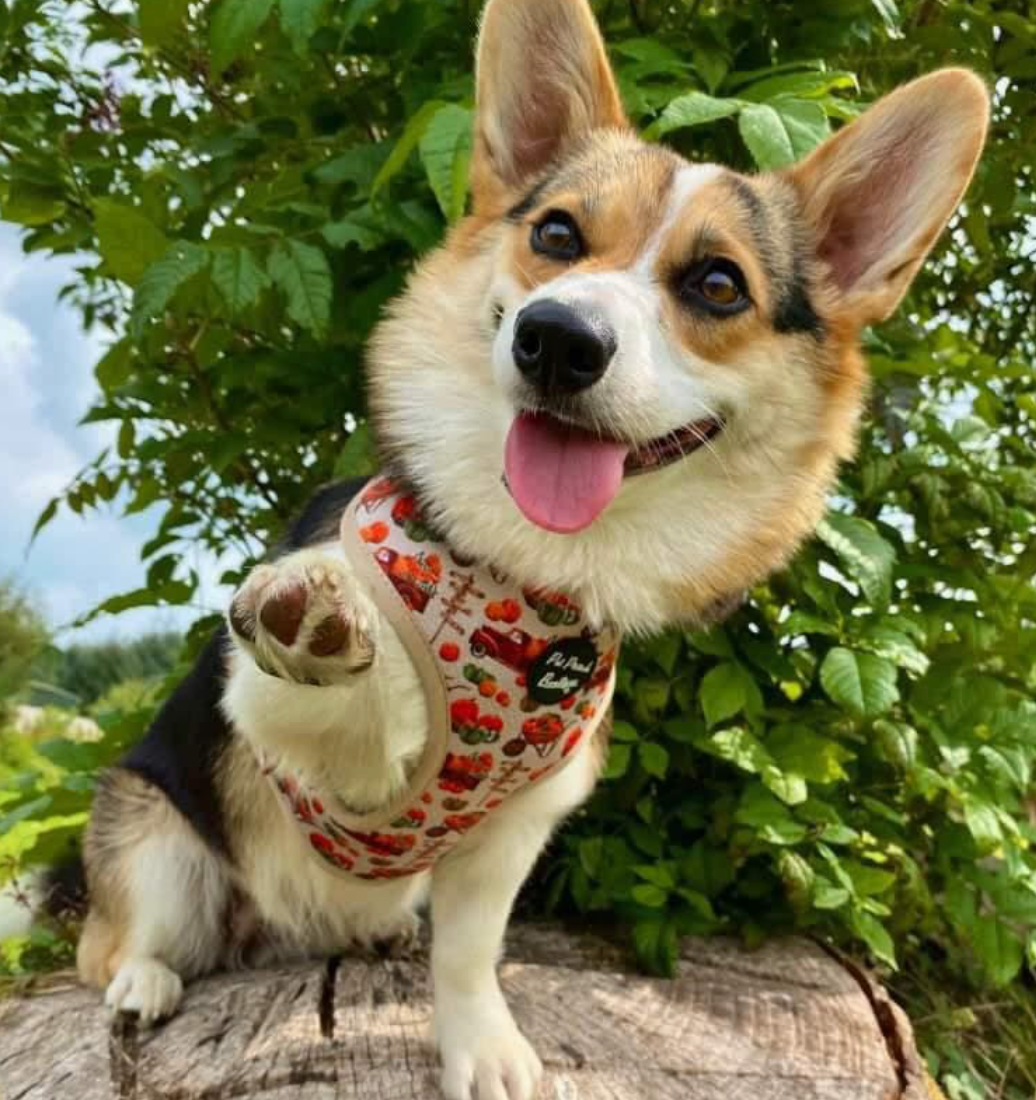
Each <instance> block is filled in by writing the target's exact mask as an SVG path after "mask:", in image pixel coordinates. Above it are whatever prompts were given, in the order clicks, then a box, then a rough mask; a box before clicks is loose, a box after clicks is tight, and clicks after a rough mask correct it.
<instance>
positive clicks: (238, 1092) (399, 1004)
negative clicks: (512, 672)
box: [0, 926, 936, 1100]
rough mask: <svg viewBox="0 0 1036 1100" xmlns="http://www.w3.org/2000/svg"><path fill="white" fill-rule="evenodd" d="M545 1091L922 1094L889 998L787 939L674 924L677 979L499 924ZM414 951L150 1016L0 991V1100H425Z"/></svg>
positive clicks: (709, 1099) (653, 1099) (516, 1003)
mask: <svg viewBox="0 0 1036 1100" xmlns="http://www.w3.org/2000/svg"><path fill="white" fill-rule="evenodd" d="M501 977H502V983H503V986H504V989H505V991H506V993H507V996H508V999H509V1001H510V1003H511V1006H512V1008H513V1010H514V1013H515V1016H516V1018H517V1020H518V1022H519V1024H520V1026H521V1027H522V1028H523V1029H524V1030H525V1033H526V1034H527V1035H528V1037H529V1039H530V1040H531V1041H532V1043H533V1044H534V1045H535V1047H536V1049H537V1050H538V1051H539V1054H540V1057H541V1058H542V1059H543V1062H544V1065H545V1067H546V1075H545V1080H544V1083H543V1086H542V1089H541V1093H540V1095H541V1097H543V1098H544V1100H930V1097H932V1096H934V1095H936V1094H935V1093H934V1092H932V1093H930V1092H929V1091H928V1088H927V1087H926V1082H925V1077H924V1073H923V1070H922V1067H921V1063H920V1060H919V1058H918V1056H917V1051H916V1049H915V1047H914V1040H913V1035H912V1032H911V1029H910V1025H909V1023H908V1022H907V1020H906V1018H905V1017H904V1016H903V1014H902V1013H901V1012H900V1011H899V1009H898V1008H896V1007H895V1006H894V1005H892V1004H891V1002H890V1001H889V1000H888V998H887V996H885V994H884V992H883V991H882V990H881V989H880V988H879V987H877V986H876V985H875V984H874V983H873V982H872V981H871V980H870V979H869V978H868V977H867V975H866V974H865V973H864V972H863V971H862V970H860V969H859V968H857V967H855V966H854V965H853V964H851V963H849V962H848V961H847V960H844V959H841V958H839V957H835V956H833V955H832V954H829V953H828V952H827V951H825V950H824V949H823V948H821V947H820V946H818V945H816V944H813V943H811V942H809V941H805V940H785V941H780V942H776V943H772V944H769V945H768V946H766V947H764V948H763V949H761V950H759V951H756V952H752V953H749V952H746V951H745V950H744V949H742V948H740V947H739V946H737V945H736V944H734V943H732V942H730V941H724V940H688V941H686V942H685V943H684V945H683V947H682V951H681V959H680V963H679V968H678V973H677V977H676V979H675V980H673V981H663V980H658V979H654V978H649V977H645V976H644V975H642V974H638V973H637V972H636V970H635V969H634V968H633V967H632V965H631V962H630V960H629V958H628V957H627V956H625V955H624V953H623V952H622V951H621V950H619V949H618V948H617V947H615V946H613V945H612V944H610V943H608V942H606V941H604V940H601V939H598V938H596V937H594V936H589V935H579V936H574V935H572V934H570V933H566V932H563V931H562V930H560V929H558V928H556V927H552V926H546V927H543V926H525V927H518V928H515V929H513V930H512V932H511V934H510V936H509V939H508V951H507V955H506V957H505V960H504V963H503V965H502V968H501ZM430 1018H431V1001H430V985H429V978H428V968H427V960H426V958H425V957H423V956H422V955H421V954H417V955H415V956H414V957H413V958H408V959H394V960H392V959H390V960H373V959H362V958H351V957H346V958H343V959H341V960H332V961H330V962H324V963H319V962H316V963H311V964H304V965H298V966H287V967H281V968H277V969H271V970H262V971H251V972H244V973H235V974H224V975H217V976H215V977H212V978H210V979H207V980H204V981H200V982H197V983H194V984H193V985H191V986H190V987H189V989H188V992H187V996H186V999H185V1001H184V1004H183V1006H182V1009H181V1011H180V1013H179V1014H178V1015H177V1016H176V1017H174V1018H173V1019H172V1020H170V1021H169V1022H168V1023H166V1024H164V1025H162V1026H161V1027H158V1028H156V1029H154V1030H151V1031H145V1030H143V1029H139V1028H138V1027H137V1025H136V1023H135V1021H134V1020H133V1019H132V1018H120V1019H116V1020H114V1021H112V1020H110V1019H109V1017H108V1015H107V1013H106V1012H105V1010H104V1008H103V1006H102V1004H101V998H100V996H99V994H98V993H97V992H96V991H93V990H86V989H82V988H80V987H78V986H77V985H76V984H75V981H74V978H73V977H71V976H68V978H67V980H58V981H55V982H50V983H47V984H46V985H45V986H43V987H42V988H41V989H39V990H38V991H36V992H34V993H33V994H32V995H29V996H26V997H23V998H18V999H8V1000H5V1001H0V1100H65V1098H67V1100H231V1098H238V1097H241V1098H244V1097H256V1098H258V1100H289V1098H290V1100H343V1098H350V1100H351V1098H356V1100H418V1098H420V1100H436V1098H437V1097H438V1095H439V1094H438V1091H437V1088H436V1078H437V1067H436V1059H435V1053H434V1050H433V1049H432V1047H431V1045H430V1043H429V1042H428V1039H427V1034H428V1025H429V1021H430Z"/></svg>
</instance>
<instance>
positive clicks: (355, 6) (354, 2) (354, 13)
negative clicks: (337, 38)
mask: <svg viewBox="0 0 1036 1100" xmlns="http://www.w3.org/2000/svg"><path fill="white" fill-rule="evenodd" d="M382 3H384V0H349V6H348V7H347V8H346V9H345V15H344V16H343V18H342V33H343V34H349V33H350V31H352V30H353V29H354V28H355V27H356V25H357V24H358V23H360V22H361V21H362V20H364V19H366V18H367V16H369V15H370V14H371V12H373V11H374V9H375V8H376V7H378V6H379V5H380V4H382Z"/></svg>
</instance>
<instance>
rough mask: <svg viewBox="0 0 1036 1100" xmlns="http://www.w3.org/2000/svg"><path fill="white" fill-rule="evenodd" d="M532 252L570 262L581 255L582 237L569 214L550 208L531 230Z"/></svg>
mask: <svg viewBox="0 0 1036 1100" xmlns="http://www.w3.org/2000/svg"><path fill="white" fill-rule="evenodd" d="M530 244H531V245H532V250H533V252H538V253H539V254H540V255H541V256H549V257H550V258H551V259H554V260H565V261H566V262H571V261H572V260H576V259H578V258H579V257H580V256H582V255H583V251H584V249H583V238H582V237H581V236H580V235H579V229H578V228H577V226H576V223H575V222H574V221H573V220H572V217H571V215H569V214H566V213H565V212H564V211H563V210H551V211H550V212H549V213H548V214H547V215H546V216H545V217H544V218H543V219H542V220H541V221H540V222H538V223H537V224H536V225H535V226H534V227H533V230H532V238H531V241H530Z"/></svg>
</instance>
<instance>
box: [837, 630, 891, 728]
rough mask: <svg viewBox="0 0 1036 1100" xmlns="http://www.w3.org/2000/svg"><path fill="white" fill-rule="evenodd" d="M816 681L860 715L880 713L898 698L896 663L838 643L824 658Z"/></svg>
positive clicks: (873, 715)
mask: <svg viewBox="0 0 1036 1100" xmlns="http://www.w3.org/2000/svg"><path fill="white" fill-rule="evenodd" d="M820 682H821V684H822V685H823V687H824V690H825V691H826V692H827V694H828V695H829V696H830V698H831V699H832V701H834V702H835V703H837V704H838V705H839V706H843V707H846V708H848V709H849V710H851V711H852V712H853V713H854V714H856V715H859V716H860V717H866V718H874V717H877V716H878V715H879V714H884V713H885V712H886V711H887V710H889V708H890V707H891V706H892V705H893V704H894V703H895V702H896V701H897V700H898V699H899V688H898V687H897V685H896V666H895V665H894V664H892V662H891V661H887V660H885V658H884V657H875V656H874V655H873V654H870V653H854V652H853V651H852V650H850V649H843V648H842V647H840V646H839V647H836V648H835V649H832V650H831V651H830V652H829V653H828V655H827V656H826V657H825V658H824V663H823V664H822V665H821V666H820Z"/></svg>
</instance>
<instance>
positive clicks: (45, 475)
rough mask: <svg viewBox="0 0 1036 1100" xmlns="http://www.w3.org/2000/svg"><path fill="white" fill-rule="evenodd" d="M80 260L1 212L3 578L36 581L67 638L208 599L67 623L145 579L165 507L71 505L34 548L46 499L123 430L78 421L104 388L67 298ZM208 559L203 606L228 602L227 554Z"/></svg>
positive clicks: (128, 633)
mask: <svg viewBox="0 0 1036 1100" xmlns="http://www.w3.org/2000/svg"><path fill="white" fill-rule="evenodd" d="M73 264H74V261H73V260H71V259H69V258H67V257H47V256H44V255H42V254H37V255H33V256H24V255H23V254H22V250H21V245H20V243H19V231H18V230H17V229H16V228H15V227H13V226H9V225H5V224H2V223H0V505H2V508H0V577H13V578H14V579H15V580H16V581H17V582H18V583H19V584H21V586H22V587H23V588H25V589H26V591H27V592H28V594H29V596H30V599H31V601H32V603H33V605H34V606H35V607H37V608H38V609H39V610H40V611H41V612H42V613H43V615H44V617H45V618H46V620H47V622H48V624H49V625H50V626H51V628H52V629H54V630H55V631H58V632H59V634H58V637H59V641H63V642H67V641H72V640H75V641H103V640H107V639H109V638H127V637H134V636H136V635H138V634H141V633H143V632H145V631H146V630H150V629H178V628H182V627H184V626H186V625H187V624H189V623H190V622H191V621H192V620H193V619H194V618H196V617H197V615H198V614H199V609H198V608H194V609H190V610H187V609H176V610H173V609H166V610H154V609H147V608H141V609H138V610H135V611H131V612H127V613H126V614H123V615H119V616H105V617H102V618H101V619H99V620H97V621H95V622H94V623H92V624H90V625H89V626H87V627H85V628H82V629H80V630H78V631H76V632H75V633H74V635H73V634H72V633H70V632H68V631H62V627H64V626H65V625H66V624H68V623H70V622H71V620H73V619H74V618H75V617H76V616H77V615H80V614H82V613H83V612H85V611H87V610H89V609H90V608H91V607H93V606H94V605H95V604H97V603H98V602H100V601H101V600H103V599H104V598H106V597H107V596H112V595H115V594H117V593H120V592H125V591H128V590H130V589H132V588H137V587H139V586H140V585H142V584H143V583H144V575H145V569H144V566H143V565H142V564H141V561H140V547H141V546H142V545H143V544H144V542H145V541H146V540H147V539H148V538H149V537H150V535H151V534H152V533H153V532H154V530H155V527H156V525H157V522H158V513H157V512H156V511H154V510H152V511H151V512H148V513H145V514H144V515H142V516H133V517H131V518H129V519H121V518H119V516H118V514H117V513H114V512H109V513H103V512H90V513H87V514H86V515H85V517H83V518H80V517H79V516H76V515H74V514H73V513H72V512H70V511H69V510H68V509H67V508H65V509H62V510H61V511H60V512H59V514H58V518H57V519H55V520H54V521H52V522H51V524H50V525H49V526H48V527H46V528H45V529H44V530H43V532H42V533H41V534H40V536H39V538H38V539H37V540H36V542H35V544H33V546H32V547H31V548H30V547H29V540H30V537H31V535H32V528H33V525H34V524H35V522H36V518H37V517H38V515H39V514H40V512H41V511H42V510H43V508H44V507H45V506H46V504H47V502H48V501H49V500H50V499H51V497H53V496H54V495H55V494H56V493H58V492H60V491H61V489H62V488H63V487H64V486H65V485H67V484H68V482H69V481H70V480H71V479H72V478H73V477H74V476H75V474H76V472H77V471H78V470H79V469H80V468H81V467H82V466H84V465H85V464H86V463H87V462H89V461H90V460H91V459H93V458H94V457H95V456H96V454H97V453H98V451H99V450H100V449H101V448H102V447H103V446H105V445H106V444H107V443H108V442H110V441H111V440H112V439H113V436H114V430H113V429H112V428H111V427H109V426H108V425H104V424H96V425H87V426H82V427H80V426H78V421H79V420H80V418H81V417H82V416H83V414H84V413H85V412H86V410H87V409H88V408H89V406H90V403H91V401H92V399H93V398H94V397H95V396H96V394H97V393H98V389H97V385H96V383H95V381H94V378H93V367H94V364H95V363H96V362H97V360H98V358H99V357H100V355H101V354H102V352H103V348H104V340H103V338H102V337H101V335H100V334H90V333H85V332H84V331H83V329H82V327H81V324H80V321H79V318H78V315H77V314H76V313H75V311H74V310H72V309H71V308H70V307H67V306H64V305H62V304H61V303H59V302H58V292H59V290H60V289H61V287H62V285H63V284H64V283H65V282H66V281H67V280H68V277H69V274H70V272H71V270H72V267H73ZM198 564H199V565H200V566H201V573H202V576H203V579H204V580H205V582H206V583H205V585H204V589H203V604H202V606H203V607H204V609H206V610H210V609H212V608H214V607H221V606H223V603H224V601H225V598H226V594H225V593H223V592H222V591H221V590H219V589H218V587H217V586H216V584H215V581H214V578H215V576H216V575H217V573H216V563H215V562H212V561H201V562H199V563H198Z"/></svg>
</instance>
